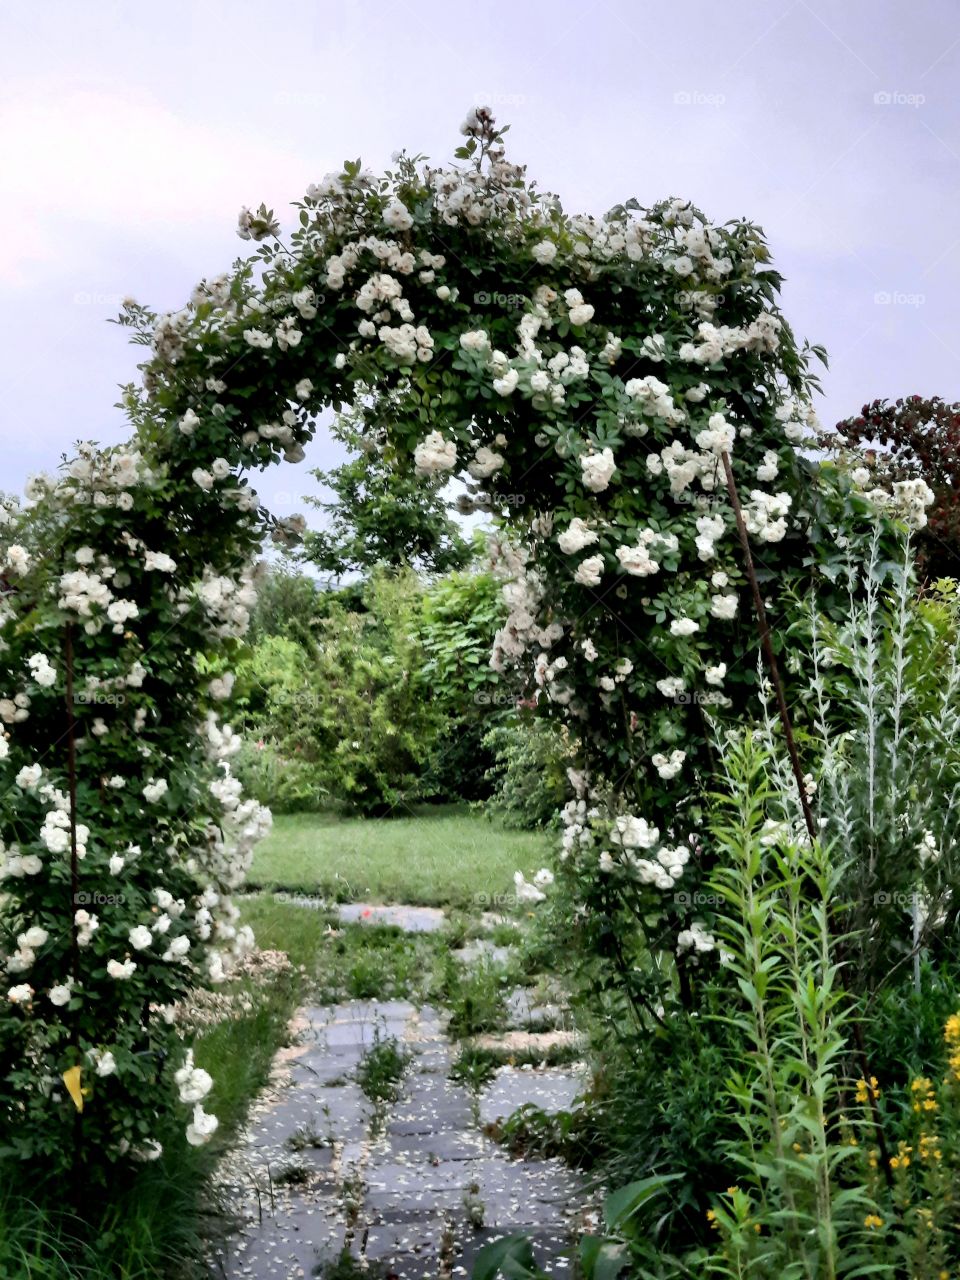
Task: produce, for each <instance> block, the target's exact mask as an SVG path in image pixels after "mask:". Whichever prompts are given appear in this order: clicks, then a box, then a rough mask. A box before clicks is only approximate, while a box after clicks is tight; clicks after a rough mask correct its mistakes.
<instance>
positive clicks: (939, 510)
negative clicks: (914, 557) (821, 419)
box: [825, 396, 960, 578]
mask: <svg viewBox="0 0 960 1280" xmlns="http://www.w3.org/2000/svg"><path fill="white" fill-rule="evenodd" d="M836 432H837V435H836V437H835V438H834V439H831V438H830V437H829V436H828V437H826V441H825V442H826V443H827V445H828V446H830V447H836V445H837V444H838V443H839V445H840V446H841V448H845V449H846V448H849V449H850V450H852V451H853V453H854V458H853V462H854V465H855V466H856V465H859V466H860V467H861V468H863V469H864V472H865V475H864V482H865V483H872V484H874V485H880V486H883V487H885V488H888V489H889V488H890V487H891V486H892V485H895V484H898V483H900V482H902V481H907V482H916V481H917V480H922V481H923V482H924V484H926V485H927V486H928V487H929V488H930V490H931V493H932V499H933V500H932V502H931V504H930V509H929V511H928V513H927V523H926V525H925V527H924V528H923V529H921V530H920V532H919V534H918V544H919V550H920V557H921V562H922V565H923V568H924V571H925V573H927V574H928V575H929V576H930V577H931V578H939V577H942V576H944V575H948V574H949V575H952V576H953V577H956V576H957V575H958V573H960V404H948V403H947V402H946V401H944V400H942V399H941V398H940V396H906V397H904V398H902V399H899V400H895V401H893V402H892V403H891V402H890V401H889V400H874V401H872V402H871V403H870V404H865V405H864V406H863V408H862V409H861V410H860V413H859V414H858V415H857V416H855V417H851V418H846V419H845V420H844V421H843V422H839V423H837V427H836ZM868 477H869V479H868Z"/></svg>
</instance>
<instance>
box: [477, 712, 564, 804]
mask: <svg viewBox="0 0 960 1280" xmlns="http://www.w3.org/2000/svg"><path fill="white" fill-rule="evenodd" d="M565 738H566V735H565V733H564V732H563V731H562V730H558V729H557V727H556V726H555V725H553V724H551V723H549V722H548V721H543V720H533V719H531V718H529V717H522V716H521V717H515V718H513V717H512V718H511V719H510V720H508V721H507V722H506V723H503V724H498V725H497V726H496V727H495V728H493V729H490V730H489V731H488V732H487V733H486V735H485V736H484V739H483V742H484V746H485V747H486V748H487V749H488V750H489V751H491V752H492V754H493V758H494V759H493V764H492V766H491V767H490V769H489V770H488V772H487V777H488V779H489V780H490V781H491V783H492V784H493V794H492V795H491V796H490V798H489V800H487V802H486V806H485V808H486V812H487V813H488V814H490V816H491V817H497V818H499V819H500V820H501V821H502V822H503V823H504V825H505V826H508V827H516V828H520V829H533V828H537V827H551V826H553V827H555V826H558V825H559V815H560V809H561V807H562V805H563V803H564V801H565V800H566V797H567V789H568V786H569V783H568V782H567V775H566V770H567V767H568V766H569V765H570V764H572V762H573V759H574V753H573V751H572V749H571V748H570V747H569V746H568V745H567V744H566V742H565Z"/></svg>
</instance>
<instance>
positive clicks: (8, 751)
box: [0, 396, 306, 1177]
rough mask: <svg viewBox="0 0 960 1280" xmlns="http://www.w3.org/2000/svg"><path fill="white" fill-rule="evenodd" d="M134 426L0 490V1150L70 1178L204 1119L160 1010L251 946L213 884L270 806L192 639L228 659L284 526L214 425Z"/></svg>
mask: <svg viewBox="0 0 960 1280" xmlns="http://www.w3.org/2000/svg"><path fill="white" fill-rule="evenodd" d="M137 425H138V429H137V432H136V435H135V437H134V441H133V442H132V443H131V444H130V445H128V446H124V447H119V448H111V449H98V448H96V447H95V446H93V445H82V446H81V447H80V449H79V452H78V454H77V456H76V457H75V458H74V459H73V460H72V461H70V462H69V463H67V464H64V466H63V468H62V469H61V471H60V473H59V474H58V475H56V476H53V477H49V476H43V477H38V478H36V479H34V480H32V481H31V483H30V485H29V487H28V491H27V500H26V503H24V504H21V503H20V502H18V501H17V500H14V499H11V498H5V499H3V501H2V503H0V587H2V595H0V966H2V969H3V971H4V976H5V979H6V982H5V986H4V989H3V997H2V1004H0V1119H2V1125H3V1141H2V1144H0V1145H2V1146H3V1148H4V1150H5V1152H6V1154H8V1155H13V1156H14V1157H15V1158H17V1159H19V1160H29V1159H37V1160H39V1161H41V1162H42V1163H43V1166H44V1169H45V1170H48V1171H52V1170H57V1169H58V1168H61V1167H63V1166H65V1165H72V1166H74V1167H76V1166H77V1164H78V1162H79V1163H82V1164H83V1165H84V1167H85V1168H86V1174H85V1176H87V1177H96V1176H102V1175H103V1174H104V1171H105V1166H106V1165H108V1164H109V1163H111V1162H117V1161H128V1160H132V1161H147V1160H152V1159H155V1158H156V1157H157V1156H158V1155H159V1154H160V1152H161V1146H162V1142H163V1141H164V1140H165V1137H166V1135H167V1134H168V1133H174V1134H177V1135H178V1136H177V1140H178V1141H181V1142H182V1141H183V1140H184V1138H185V1140H186V1141H187V1142H189V1143H191V1144H193V1145H202V1144H204V1143H206V1142H207V1141H209V1139H210V1137H211V1136H212V1134H213V1133H214V1131H215V1130H216V1127H217V1118H216V1116H215V1115H214V1114H212V1113H211V1112H210V1111H208V1110H207V1109H206V1108H205V1105H204V1104H205V1102H206V1101H207V1095H208V1094H209V1092H210V1089H211V1087H212V1083H213V1082H212V1080H211V1078H210V1076H209V1075H208V1074H207V1073H206V1072H205V1071H203V1070H201V1069H199V1068H197V1067H195V1065H194V1063H193V1059H192V1055H191V1052H190V1050H189V1048H188V1047H186V1046H185V1044H184V1043H182V1041H181V1038H180V1034H179V1032H178V1030H177V1028H176V1027H175V1026H173V1025H171V1022H172V1008H173V1006H174V1005H175V1004H176V1003H177V1002H180V1001H183V1000H185V999H187V998H188V997H189V994H190V992H191V990H193V989H194V988H196V987H202V986H207V985H210V984H216V983H220V982H222V981H224V979H225V978H227V977H228V976H229V974H230V972H231V970H232V969H233V967H234V965H235V964H236V963H237V961H238V960H240V959H241V958H242V957H243V956H244V955H245V953H247V952H248V951H249V949H250V947H251V946H252V944H253V937H252V935H251V933H250V930H249V929H248V928H246V927H242V926H240V925H239V923H238V911H237V908H236V906H235V905H234V904H233V902H232V901H231V893H232V892H233V891H234V890H235V889H236V888H237V887H238V886H239V885H240V884H241V882H242V880H243V876H244V873H245V871H246V868H247V866H248V865H249V861H250V856H251V852H252V849H253V846H254V843H255V842H256V840H257V839H258V838H259V837H260V836H261V835H262V834H263V833H264V832H265V831H266V830H267V828H268V827H269V822H270V815H269V812H268V811H267V810H265V809H263V808H261V806H260V805H259V804H257V803H256V802H254V801H249V800H244V799H243V797H242V795H241V792H240V786H239V784H238V783H237V781H236V779H235V778H234V777H233V776H232V774H231V770H230V759H231V757H232V756H233V755H234V753H235V752H236V750H237V749H238V747H239V745H240V742H239V739H238V737H237V736H236V735H235V734H234V733H233V732H232V730H231V728H230V725H229V723H226V722H225V721H224V720H223V719H222V718H221V710H220V708H221V706H222V705H223V703H224V702H225V701H226V700H227V699H228V698H229V696H230V693H231V691H232V684H233V677H232V675H231V674H230V673H229V671H228V670H227V669H226V666H225V665H224V670H223V672H222V674H220V675H218V676H216V677H215V678H213V679H211V678H210V676H209V674H208V675H206V676H204V675H203V674H202V672H201V664H198V657H199V656H200V655H206V654H209V653H210V652H211V651H217V652H219V653H221V654H222V655H224V658H227V657H229V654H230V651H231V650H232V649H233V648H234V647H235V645H236V643H237V640H238V638H239V637H240V636H242V635H243V633H244V631H245V630H246V627H247V624H248V621H249V616H250V609H251V606H252V605H253V603H254V600H255V593H256V578H257V570H256V568H255V567H254V562H253V557H254V556H255V554H256V553H257V551H258V549H259V547H260V545H261V541H262V538H263V534H264V532H265V530H268V531H270V532H272V533H273V534H275V535H276V536H278V537H280V538H284V537H286V536H288V530H287V529H286V528H285V527H284V526H283V525H279V524H277V523H276V522H274V521H271V520H270V519H269V518H268V517H265V516H262V515H261V514H260V513H259V512H258V510H257V502H256V499H255V498H254V496H253V493H252V491H251V489H250V488H249V486H248V484H247V482H246V481H245V480H244V479H243V478H242V477H241V475H240V470H239V467H240V463H241V461H242V446H240V444H239V442H238V441H235V440H234V439H233V438H232V436H231V433H230V431H229V430H226V429H225V430H224V431H223V432H221V433H217V434H210V435H207V436H205V437H201V438H199V439H194V438H192V436H191V433H190V432H189V430H182V429H181V425H182V424H179V423H173V424H169V423H166V422H165V421H164V420H163V418H162V417H160V416H158V415H155V414H154V411H153V409H152V406H151V404H150V399H149V396H147V397H145V399H144V404H143V410H142V412H141V413H140V414H139V417H138V424H137ZM188 425H189V424H188ZM304 434H306V433H304ZM280 457H281V454H280V450H279V447H277V448H276V449H274V450H272V451H271V450H270V449H264V450H262V451H261V453H260V454H259V456H258V459H257V461H258V463H259V464H261V465H263V464H266V463H267V462H269V461H273V460H278V459H279V458H280ZM198 475H201V478H202V475H209V476H210V477H211V483H210V485H209V486H207V485H206V484H203V483H200V482H199V481H198V478H197V477H198ZM214 483H215V486H216V487H215V489H214ZM208 1105H209V1104H208Z"/></svg>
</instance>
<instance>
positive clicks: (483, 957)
mask: <svg viewBox="0 0 960 1280" xmlns="http://www.w3.org/2000/svg"><path fill="white" fill-rule="evenodd" d="M450 954H451V955H452V956H453V958H454V959H455V960H457V961H459V962H460V964H464V965H474V964H481V963H485V964H492V965H506V964H509V963H510V961H511V960H512V958H513V957H514V955H515V954H516V949H515V948H514V947H500V946H497V944H496V943H495V942H491V941H490V939H489V938H473V939H471V941H470V942H468V943H466V944H465V945H464V946H462V947H458V948H457V949H456V951H452V952H451V953H450Z"/></svg>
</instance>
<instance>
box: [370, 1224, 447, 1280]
mask: <svg viewBox="0 0 960 1280" xmlns="http://www.w3.org/2000/svg"><path fill="white" fill-rule="evenodd" d="M444 1222H445V1219H444V1217H443V1215H442V1214H430V1215H429V1216H426V1217H424V1218H422V1219H418V1220H414V1221H412V1222H397V1221H389V1222H382V1223H374V1224H373V1225H372V1226H370V1227H368V1228H367V1229H366V1231H365V1232H364V1233H363V1236H361V1238H360V1240H359V1241H358V1244H360V1245H361V1247H362V1249H363V1256H364V1257H365V1258H367V1259H368V1260H369V1261H371V1262H380V1263H385V1262H389V1263H391V1264H395V1263H397V1262H400V1261H406V1262H407V1263H408V1265H409V1264H411V1263H412V1261H413V1259H412V1258H410V1256H409V1255H414V1257H415V1258H416V1259H417V1260H423V1261H427V1260H429V1261H433V1262H435V1261H436V1260H437V1259H438V1256H439V1252H440V1245H441V1242H442V1239H443V1230H444ZM364 1236H365V1239H364V1238H363V1237H364ZM391 1269H392V1268H391ZM434 1274H435V1273H434Z"/></svg>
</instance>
